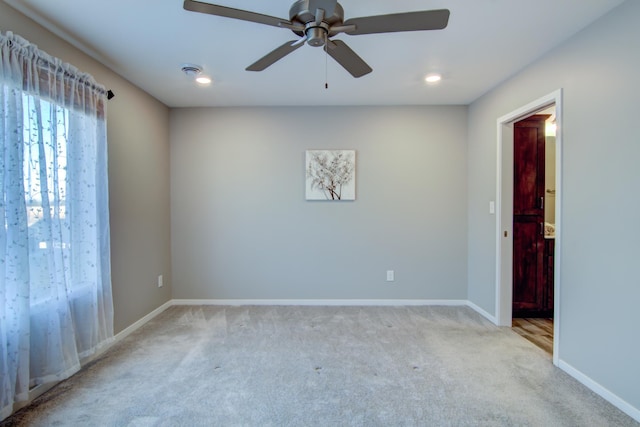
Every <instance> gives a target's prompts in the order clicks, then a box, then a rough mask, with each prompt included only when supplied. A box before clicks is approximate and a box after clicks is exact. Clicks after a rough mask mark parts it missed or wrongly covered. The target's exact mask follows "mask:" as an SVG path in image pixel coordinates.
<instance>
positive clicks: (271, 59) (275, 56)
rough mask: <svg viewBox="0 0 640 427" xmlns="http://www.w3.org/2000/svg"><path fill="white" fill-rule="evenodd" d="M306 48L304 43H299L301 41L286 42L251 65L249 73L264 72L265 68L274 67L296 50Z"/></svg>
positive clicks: (248, 68)
mask: <svg viewBox="0 0 640 427" xmlns="http://www.w3.org/2000/svg"><path fill="white" fill-rule="evenodd" d="M302 46H304V43H299V40H291V41H288V42H286V43H285V44H283V45H282V46H280V47H277V48H275V49H274V50H272V51H271V52H269V53H267V54H266V55H265V56H263V57H262V58H260V59H258V60H257V61H256V62H254V63H253V64H251V65H249V66H248V67H247V68H246V70H247V71H262V70H264V69H265V68H267V67H269V66H270V65H273V64H274V63H275V62H277V61H279V60H281V59H282V58H284V57H285V56H287V55H289V54H290V53H291V52H293V51H294V50H296V49H299V48H300V47H302Z"/></svg>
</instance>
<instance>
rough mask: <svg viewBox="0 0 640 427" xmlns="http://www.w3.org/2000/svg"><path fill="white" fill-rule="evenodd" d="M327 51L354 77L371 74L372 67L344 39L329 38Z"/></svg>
mask: <svg viewBox="0 0 640 427" xmlns="http://www.w3.org/2000/svg"><path fill="white" fill-rule="evenodd" d="M327 53H328V54H329V56H331V57H332V58H333V59H335V60H336V62H338V64H340V65H342V66H343V67H344V69H345V70H347V71H348V72H349V73H351V75H352V76H353V77H356V78H357V77H362V76H364V75H365V74H369V73H370V72H371V71H373V70H372V69H371V67H369V65H368V64H367V63H366V62H364V61H363V60H362V58H360V57H359V56H358V54H357V53H355V52H354V51H353V50H351V48H350V47H349V46H347V44H346V43H345V42H343V41H342V40H329V41H328V42H327Z"/></svg>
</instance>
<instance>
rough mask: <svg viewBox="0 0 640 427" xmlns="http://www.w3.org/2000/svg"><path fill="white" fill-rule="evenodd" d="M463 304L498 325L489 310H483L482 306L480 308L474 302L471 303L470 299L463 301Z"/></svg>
mask: <svg viewBox="0 0 640 427" xmlns="http://www.w3.org/2000/svg"><path fill="white" fill-rule="evenodd" d="M465 305H466V306H467V307H469V308H472V309H473V310H475V311H476V312H477V313H478V314H480V315H481V316H483V317H485V318H486V319H487V320H489V321H490V322H491V323H493V324H494V325H497V326H499V325H498V319H497V318H496V317H495V316H494V315H492V314H489V312H487V311H485V310H483V309H482V308H480V307H479V306H477V305H476V304H474V303H472V302H471V301H465Z"/></svg>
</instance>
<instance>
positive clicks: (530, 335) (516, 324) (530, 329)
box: [512, 318, 553, 354]
mask: <svg viewBox="0 0 640 427" xmlns="http://www.w3.org/2000/svg"><path fill="white" fill-rule="evenodd" d="M512 329H513V331H514V332H516V333H518V334H519V335H521V336H523V337H524V338H526V339H528V340H529V341H531V342H532V343H534V344H535V345H537V346H538V347H540V348H541V349H543V350H545V351H546V352H547V353H549V354H553V319H546V318H545V319H534V318H514V319H513V323H512Z"/></svg>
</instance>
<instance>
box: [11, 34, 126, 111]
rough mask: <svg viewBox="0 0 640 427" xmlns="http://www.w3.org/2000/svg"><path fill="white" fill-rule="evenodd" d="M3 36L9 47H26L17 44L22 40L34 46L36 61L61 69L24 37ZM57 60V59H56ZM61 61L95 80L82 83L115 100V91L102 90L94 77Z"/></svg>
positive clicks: (64, 71) (70, 74)
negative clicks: (16, 38)
mask: <svg viewBox="0 0 640 427" xmlns="http://www.w3.org/2000/svg"><path fill="white" fill-rule="evenodd" d="M0 35H3V34H2V33H1V32H0ZM3 36H4V37H5V38H6V42H7V43H8V45H9V46H14V45H16V44H17V45H18V46H19V47H26V46H21V43H16V41H18V42H20V41H21V40H20V39H22V41H24V42H25V43H26V45H27V46H32V47H33V48H34V49H35V50H36V52H35V53H36V55H37V57H36V58H35V59H36V60H37V61H39V62H43V63H45V64H46V65H48V66H49V67H56V68H57V67H60V64H58V63H56V61H55V60H52V59H50V58H54V57H52V56H51V55H49V54H48V53H46V52H44V51H42V50H40V49H39V48H38V47H37V46H36V45H34V44H32V43H31V42H29V41H28V40H26V39H24V38H23V37H21V36H18V35H15V34H13V32H11V31H8V32H7V33H5V34H4V35H3ZM12 36H17V37H18V40H15V39H13V38H12ZM55 59H57V58H55ZM59 61H60V62H61V63H62V64H66V65H68V66H70V67H72V68H74V69H75V70H76V71H77V72H78V74H81V75H84V76H88V77H90V78H91V80H93V82H92V81H88V80H86V79H82V78H81V79H79V80H80V81H82V82H83V83H84V84H87V85H89V86H90V87H91V88H92V89H94V90H97V91H98V92H100V93H102V94H105V95H106V96H107V100H111V99H113V98H114V97H115V96H116V94H115V93H113V91H112V90H111V89H102V88H101V87H100V86H102V85H100V84H99V83H98V82H96V81H95V79H94V78H93V76H92V75H91V74H88V73H85V72H82V71H80V70H79V69H78V68H77V67H75V66H74V65H72V64H68V63H65V62H64V61H62V60H59ZM62 71H63V73H64V74H65V75H66V76H68V77H72V78H77V76H75V75H73V74H72V73H70V72H69V71H67V70H66V69H64V68H63V70H62Z"/></svg>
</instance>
